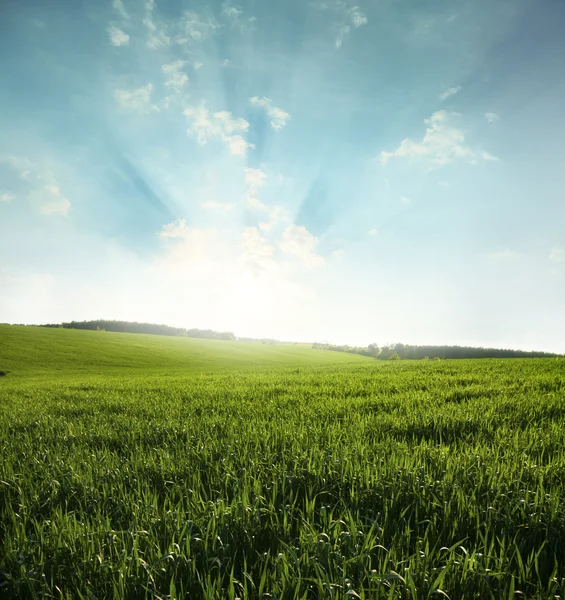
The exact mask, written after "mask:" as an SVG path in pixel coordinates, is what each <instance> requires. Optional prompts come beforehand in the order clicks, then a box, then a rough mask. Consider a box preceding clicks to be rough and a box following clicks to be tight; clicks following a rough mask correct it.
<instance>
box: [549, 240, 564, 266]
mask: <svg viewBox="0 0 565 600" xmlns="http://www.w3.org/2000/svg"><path fill="white" fill-rule="evenodd" d="M549 260H551V261H553V262H559V263H561V262H565V246H563V245H562V244H555V246H553V248H552V249H551V252H550V254H549Z"/></svg>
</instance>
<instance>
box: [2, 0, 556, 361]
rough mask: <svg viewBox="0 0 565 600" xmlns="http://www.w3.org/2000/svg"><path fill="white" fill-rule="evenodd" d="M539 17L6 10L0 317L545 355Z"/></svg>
mask: <svg viewBox="0 0 565 600" xmlns="http://www.w3.org/2000/svg"><path fill="white" fill-rule="evenodd" d="M563 23H565V3H563V2H557V1H555V0H477V1H476V2H467V1H463V0H455V1H453V0H450V1H448V0H434V1H432V2H419V1H416V0H379V1H377V0H356V1H351V2H350V1H349V0H320V1H317V0H314V1H312V2H306V1H304V0H289V1H288V2H268V1H264V2H250V1H247V2H246V1H240V2H238V3H228V2H215V1H212V2H197V1H192V2H191V1H190V0H113V1H112V0H108V1H107V2H98V1H96V2H95V1H93V0H92V1H91V2H88V1H85V2H63V1H62V0H54V1H52V2H48V3H47V2H44V1H39V0H21V1H19V2H9V3H8V4H6V5H5V6H4V7H3V8H2V10H1V18H0V55H1V56H2V61H0V77H1V81H2V86H0V131H1V132H2V135H0V258H1V260H0V321H5V322H15V323H39V322H58V321H61V320H71V319H77V320H82V319H93V318H110V319H111V318H115V319H126V320H139V321H150V322H160V323H161V322H162V323H166V324H169V325H176V326H184V327H200V328H211V329H218V330H231V331H234V332H235V333H236V335H241V336H256V337H275V338H278V339H284V340H296V341H331V342H339V343H351V344H360V345H361V344H362V345H366V344H368V343H371V342H376V343H385V342H395V341H400V342H405V343H438V344H440V343H441V344H443V343H447V344H450V343H451V344H465V345H467V344H468V345H483V346H497V347H511V348H522V349H541V350H548V351H552V350H553V351H559V352H565V193H564V189H565V170H564V165H565V145H564V144H563V139H565V111H564V110H563V106H564V104H563V102H564V100H563V99H564V98H565V70H564V69H563V64H564V63H565V36H564V35H563Z"/></svg>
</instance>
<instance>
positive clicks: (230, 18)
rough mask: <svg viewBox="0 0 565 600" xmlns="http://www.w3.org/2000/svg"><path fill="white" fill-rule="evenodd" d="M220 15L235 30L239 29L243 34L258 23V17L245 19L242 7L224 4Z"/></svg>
mask: <svg viewBox="0 0 565 600" xmlns="http://www.w3.org/2000/svg"><path fill="white" fill-rule="evenodd" d="M220 15H221V16H222V17H223V18H224V19H225V21H227V22H228V23H229V25H230V26H231V27H233V28H234V29H239V30H240V31H241V32H245V31H250V30H251V29H252V28H253V26H254V25H255V23H256V22H257V18H256V17H245V16H244V15H243V10H242V8H241V7H240V6H234V5H233V4H228V3H224V4H223V5H222V12H221V13H220Z"/></svg>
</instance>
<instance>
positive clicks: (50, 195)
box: [32, 185, 71, 217]
mask: <svg viewBox="0 0 565 600" xmlns="http://www.w3.org/2000/svg"><path fill="white" fill-rule="evenodd" d="M32 196H33V197H34V198H35V199H36V200H38V201H39V211H40V212H41V213H42V214H44V215H61V216H63V217H66V216H68V214H69V211H70V210H71V202H70V200H69V199H68V198H65V196H63V194H62V193H61V190H60V189H59V188H58V187H57V186H56V185H46V186H44V187H43V188H42V189H39V190H35V191H34V192H33V193H32Z"/></svg>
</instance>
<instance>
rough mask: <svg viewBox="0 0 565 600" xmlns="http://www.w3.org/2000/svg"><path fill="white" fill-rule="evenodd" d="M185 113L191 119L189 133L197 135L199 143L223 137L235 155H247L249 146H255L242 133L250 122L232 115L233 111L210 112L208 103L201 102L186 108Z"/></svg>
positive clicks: (231, 152)
mask: <svg viewBox="0 0 565 600" xmlns="http://www.w3.org/2000/svg"><path fill="white" fill-rule="evenodd" d="M184 114H185V116H186V117H187V118H188V120H189V127H188V129H187V133H188V135H191V136H193V137H195V138H196V139H197V141H198V143H199V144H206V143H207V142H208V141H209V140H211V139H216V138H217V139H221V140H222V141H223V142H225V144H226V145H227V147H228V149H229V151H230V154H233V155H234V156H245V154H246V152H247V149H248V148H254V145H253V144H250V143H249V142H247V140H246V139H245V138H244V137H243V136H242V135H241V134H242V133H245V132H246V131H247V130H248V129H249V123H248V122H247V121H246V120H245V119H242V118H238V117H234V116H232V114H231V112H228V111H220V112H215V113H210V111H209V110H208V108H206V105H205V104H201V105H200V106H193V107H189V108H186V109H185V110H184Z"/></svg>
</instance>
